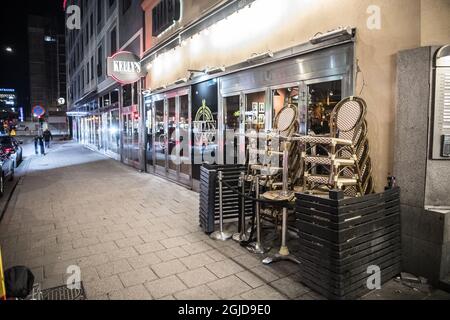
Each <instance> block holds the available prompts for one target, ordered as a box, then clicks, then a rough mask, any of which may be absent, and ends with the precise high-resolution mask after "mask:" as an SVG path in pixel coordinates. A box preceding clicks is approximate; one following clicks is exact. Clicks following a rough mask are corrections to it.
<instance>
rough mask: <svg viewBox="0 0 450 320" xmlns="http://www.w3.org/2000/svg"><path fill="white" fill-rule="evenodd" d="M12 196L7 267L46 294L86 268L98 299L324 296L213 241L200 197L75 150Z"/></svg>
mask: <svg viewBox="0 0 450 320" xmlns="http://www.w3.org/2000/svg"><path fill="white" fill-rule="evenodd" d="M25 156H27V155H25ZM42 190H45V193H46V194H47V195H48V198H47V199H46V201H44V202H43V201H42ZM13 198H14V201H12V202H11V205H10V206H9V208H8V211H7V212H6V214H5V219H4V220H3V222H2V224H1V225H0V245H1V246H2V250H3V252H2V253H3V257H4V260H5V261H4V263H5V268H8V267H11V266H13V265H26V266H28V267H30V268H32V270H33V272H34V273H35V275H36V279H37V280H38V281H40V282H41V284H42V286H43V287H44V288H51V287H56V286H60V285H63V284H64V283H65V280H66V278H67V274H66V271H67V267H68V266H70V265H77V266H79V267H80V268H81V273H82V280H83V282H84V286H85V289H86V293H87V296H88V298H89V299H100V300H107V299H113V300H116V299H165V300H169V299H186V300H192V299H195V300H203V299H319V298H321V297H320V296H319V295H317V294H315V293H313V292H310V291H309V290H308V289H307V288H306V287H305V286H303V285H302V284H301V283H300V281H299V278H298V277H297V276H295V273H296V272H297V270H298V268H297V266H295V265H293V264H286V263H280V264H276V265H273V266H263V265H262V264H261V257H258V256H254V255H252V254H250V253H249V252H247V251H246V250H245V249H244V248H242V247H240V246H239V245H238V244H236V243H234V242H233V241H229V242H225V243H224V242H216V241H213V240H211V239H209V237H208V236H207V235H205V234H204V233H203V232H202V230H201V229H200V228H199V227H198V194H196V193H194V192H192V191H189V190H187V189H185V188H183V187H181V186H178V185H176V184H172V183H170V182H167V181H165V180H163V179H160V178H158V177H156V176H153V175H148V174H141V173H138V172H136V171H135V170H134V169H132V168H129V167H126V166H124V165H122V164H120V163H118V162H116V161H114V160H111V159H108V158H106V157H104V156H102V155H100V154H99V153H95V152H92V151H89V150H87V149H85V148H83V147H82V146H80V145H77V144H75V143H64V144H60V145H59V146H57V147H55V148H53V149H52V150H51V152H50V153H49V154H48V155H47V156H46V157H45V158H44V157H42V158H33V159H32V160H31V162H30V164H29V167H28V171H27V172H26V175H25V177H24V179H23V182H22V183H21V184H20V185H19V186H18V187H17V189H16V192H15V193H14V195H13ZM37 202H39V203H40V206H39V207H37V206H36V203H37Z"/></svg>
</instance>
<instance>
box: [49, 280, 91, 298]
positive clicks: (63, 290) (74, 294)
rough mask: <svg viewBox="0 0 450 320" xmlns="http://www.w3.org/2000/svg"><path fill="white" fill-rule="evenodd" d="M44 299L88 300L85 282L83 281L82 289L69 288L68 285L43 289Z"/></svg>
mask: <svg viewBox="0 0 450 320" xmlns="http://www.w3.org/2000/svg"><path fill="white" fill-rule="evenodd" d="M42 300H52V301H74V300H87V299H86V294H85V292H84V287H83V284H82V283H81V289H79V290H78V289H73V290H71V289H68V288H67V286H61V287H56V288H51V289H47V290H43V291H42Z"/></svg>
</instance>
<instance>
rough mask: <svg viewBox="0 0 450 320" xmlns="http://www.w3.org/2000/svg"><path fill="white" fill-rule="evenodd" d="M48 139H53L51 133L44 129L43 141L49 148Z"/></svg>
mask: <svg viewBox="0 0 450 320" xmlns="http://www.w3.org/2000/svg"><path fill="white" fill-rule="evenodd" d="M50 140H52V141H53V135H52V133H51V132H50V130H48V129H46V130H45V131H44V141H45V148H47V149H50Z"/></svg>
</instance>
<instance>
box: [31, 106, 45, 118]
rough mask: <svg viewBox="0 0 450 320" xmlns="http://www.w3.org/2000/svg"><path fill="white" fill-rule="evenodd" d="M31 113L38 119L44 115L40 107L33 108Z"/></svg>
mask: <svg viewBox="0 0 450 320" xmlns="http://www.w3.org/2000/svg"><path fill="white" fill-rule="evenodd" d="M31 112H32V113H33V115H34V116H35V117H36V118H40V117H42V116H43V115H44V114H45V109H44V108H43V107H41V106H35V107H33V109H32V111H31Z"/></svg>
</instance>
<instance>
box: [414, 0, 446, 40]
mask: <svg viewBox="0 0 450 320" xmlns="http://www.w3.org/2000/svg"><path fill="white" fill-rule="evenodd" d="M420 4H421V14H420V21H421V39H420V40H421V41H420V43H421V46H440V45H442V44H445V43H449V42H450V18H449V15H450V1H449V0H421V3H420Z"/></svg>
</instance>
